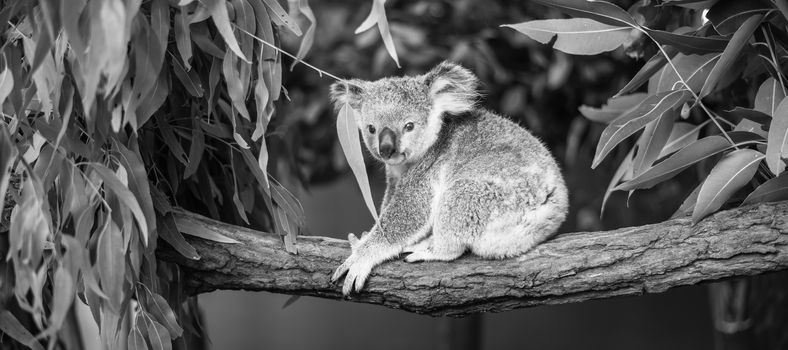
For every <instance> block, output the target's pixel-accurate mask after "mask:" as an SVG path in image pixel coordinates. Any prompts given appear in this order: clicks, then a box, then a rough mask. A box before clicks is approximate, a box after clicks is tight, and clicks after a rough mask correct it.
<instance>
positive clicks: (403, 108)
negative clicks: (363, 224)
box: [331, 62, 568, 295]
mask: <svg viewBox="0 0 788 350" xmlns="http://www.w3.org/2000/svg"><path fill="white" fill-rule="evenodd" d="M477 84H478V83H477V79H476V77H475V76H474V75H473V74H472V73H471V72H470V71H468V70H467V69H465V68H463V67H461V66H459V65H456V64H453V63H449V62H443V63H441V64H440V65H438V66H437V67H435V68H434V69H433V70H432V71H430V72H428V73H426V74H424V75H421V76H416V77H395V78H385V79H381V80H377V81H360V80H352V81H350V84H346V83H335V84H334V85H332V87H331V97H332V99H333V101H334V104H335V106H336V107H337V108H340V107H341V106H342V105H344V104H346V103H347V104H349V105H350V106H351V107H353V108H354V109H355V110H357V111H359V112H360V113H358V116H357V120H356V123H357V124H358V125H359V128H360V129H361V133H362V135H363V136H364V143H365V145H366V146H367V148H368V149H369V151H370V152H371V153H372V155H373V156H375V157H376V158H378V159H379V160H381V161H383V162H384V163H386V175H387V182H388V185H387V188H386V193H385V195H384V199H383V204H382V205H381V214H380V217H379V219H378V221H377V222H376V223H375V225H374V226H373V227H372V229H370V231H369V233H368V234H365V235H363V236H362V237H361V238H360V239H357V238H356V237H355V236H354V235H353V234H350V236H349V240H350V243H351V247H352V254H351V255H350V257H348V258H347V260H346V261H345V262H344V263H343V264H342V265H341V266H340V267H339V268H337V270H336V272H335V273H334V275H333V277H332V279H333V280H338V279H339V278H340V277H342V275H344V274H345V273H347V276H346V278H345V283H344V287H343V289H342V291H343V293H344V294H345V295H347V294H349V293H350V292H351V291H352V290H353V289H355V290H356V291H359V290H361V288H362V287H363V285H364V282H365V281H366V279H367V277H368V276H369V274H370V272H371V271H372V268H374V267H375V266H376V265H378V264H380V263H382V262H384V261H386V260H389V259H392V258H395V257H397V256H398V255H399V254H400V253H402V252H407V251H410V252H411V254H410V255H408V256H407V257H406V258H405V260H406V261H409V262H416V261H427V260H442V261H449V260H454V259H457V258H458V257H460V256H461V255H462V254H463V253H464V252H465V251H466V250H470V251H471V252H472V253H474V254H476V255H479V256H482V257H485V258H496V259H497V258H508V257H514V256H517V255H521V254H523V253H525V252H526V251H528V250H529V249H531V248H533V247H534V246H536V245H537V244H539V243H541V242H543V241H544V240H546V239H548V238H549V237H551V236H552V235H553V234H554V233H555V231H556V230H557V229H558V227H559V226H560V225H561V223H562V222H563V221H564V218H565V217H566V212H567V209H568V198H567V197H568V194H567V189H566V185H565V184H564V180H563V177H562V176H561V171H560V169H559V168H558V165H557V164H556V162H555V160H554V159H553V157H552V156H551V155H550V152H549V151H548V150H547V149H546V148H545V146H544V145H542V143H541V142H540V141H539V140H537V139H536V138H535V137H534V136H532V135H531V134H530V133H529V132H528V131H527V130H525V129H524V128H522V127H520V126H518V125H517V124H515V123H513V122H511V121H509V120H507V119H505V118H503V117H501V116H498V115H496V114H494V113H492V112H489V111H487V110H484V109H481V108H478V107H476V106H475V102H476V98H477ZM408 123H412V128H408V127H406V124H408ZM370 126H371V127H372V128H374V130H375V133H372V132H371V130H372V128H370ZM387 129H388V134H390V135H394V136H393V138H394V139H395V140H396V143H395V149H396V152H395V153H393V154H392V155H391V157H389V158H386V157H384V156H381V153H380V150H379V142H381V143H382V138H379V134H380V133H381V131H382V130H387Z"/></svg>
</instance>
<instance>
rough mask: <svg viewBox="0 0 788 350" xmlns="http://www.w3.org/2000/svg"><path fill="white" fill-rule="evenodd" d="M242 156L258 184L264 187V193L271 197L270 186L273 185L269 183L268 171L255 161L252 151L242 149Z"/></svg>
mask: <svg viewBox="0 0 788 350" xmlns="http://www.w3.org/2000/svg"><path fill="white" fill-rule="evenodd" d="M261 152H262V150H261ZM241 155H242V156H243V159H244V162H246V166H247V167H248V168H249V170H250V171H251V172H252V175H254V177H255V179H257V182H258V183H259V184H260V185H261V186H263V191H265V193H267V194H269V196H270V186H271V185H270V183H269V182H268V175H267V174H268V173H267V169H265V168H263V167H261V166H260V165H259V164H258V163H257V162H256V161H255V158H254V155H253V154H252V151H250V150H249V149H243V148H242V149H241Z"/></svg>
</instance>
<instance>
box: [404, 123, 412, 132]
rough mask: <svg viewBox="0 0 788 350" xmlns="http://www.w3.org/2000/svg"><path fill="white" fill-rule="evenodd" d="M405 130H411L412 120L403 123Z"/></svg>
mask: <svg viewBox="0 0 788 350" xmlns="http://www.w3.org/2000/svg"><path fill="white" fill-rule="evenodd" d="M405 131H413V123H412V122H408V123H407V124H405Z"/></svg>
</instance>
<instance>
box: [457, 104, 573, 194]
mask: <svg viewBox="0 0 788 350" xmlns="http://www.w3.org/2000/svg"><path fill="white" fill-rule="evenodd" d="M449 123H450V124H454V125H446V126H449V129H451V130H450V132H449V133H450V135H447V138H448V140H446V141H447V142H446V145H445V150H444V155H443V157H444V160H445V161H446V162H447V164H446V165H448V166H449V167H450V168H451V171H450V172H449V173H450V174H451V177H453V178H454V179H460V178H470V179H475V180H480V181H491V182H496V183H513V182H522V181H525V180H528V178H529V177H530V176H533V175H537V176H539V177H540V178H542V179H543V180H544V181H545V185H546V186H547V187H556V186H559V187H563V186H564V184H563V178H562V176H561V173H560V169H559V167H558V165H557V164H556V162H555V160H554V158H553V157H552V155H550V152H549V151H548V150H547V148H546V147H545V146H544V145H543V144H542V142H540V141H539V140H538V139H537V138H536V137H534V136H533V135H531V133H530V132H528V131H527V130H526V129H525V128H523V127H521V126H519V125H517V124H516V123H514V122H512V121H510V120H508V119H506V118H504V117H501V116H499V115H496V114H494V113H492V112H489V111H486V110H481V109H478V110H475V111H474V112H472V113H470V114H469V115H467V116H460V117H458V118H457V121H449ZM550 183H552V186H550Z"/></svg>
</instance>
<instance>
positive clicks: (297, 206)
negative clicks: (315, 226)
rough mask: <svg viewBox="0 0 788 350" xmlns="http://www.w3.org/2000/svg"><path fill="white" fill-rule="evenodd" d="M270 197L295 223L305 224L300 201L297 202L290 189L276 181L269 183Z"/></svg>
mask: <svg viewBox="0 0 788 350" xmlns="http://www.w3.org/2000/svg"><path fill="white" fill-rule="evenodd" d="M271 198H273V200H274V201H275V202H276V204H277V205H278V206H280V207H281V208H282V209H284V211H285V213H286V214H287V215H288V216H289V217H290V218H292V219H293V220H294V221H295V222H296V224H297V225H299V226H305V225H306V217H305V216H304V208H303V207H302V206H301V203H299V202H298V199H296V197H295V196H293V194H292V193H290V191H288V190H287V189H286V188H284V186H282V185H281V184H279V183H278V182H276V181H274V182H273V183H271Z"/></svg>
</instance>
